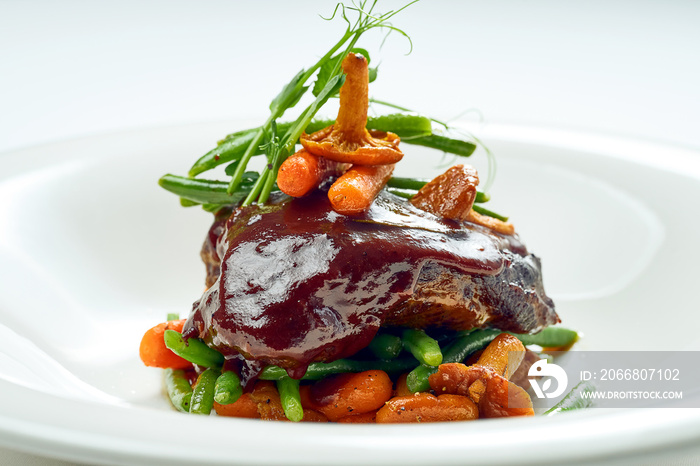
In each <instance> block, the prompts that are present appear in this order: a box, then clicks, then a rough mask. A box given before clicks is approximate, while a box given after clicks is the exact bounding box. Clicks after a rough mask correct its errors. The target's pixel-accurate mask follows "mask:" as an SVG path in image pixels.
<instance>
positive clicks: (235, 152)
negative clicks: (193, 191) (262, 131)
mask: <svg viewBox="0 0 700 466" xmlns="http://www.w3.org/2000/svg"><path fill="white" fill-rule="evenodd" d="M257 130H258V128H255V129H249V130H244V131H238V132H236V133H233V134H229V135H228V136H226V138H224V139H223V140H221V141H219V143H218V144H217V146H216V147H215V148H214V149H212V150H210V151H209V152H207V153H206V154H204V155H203V156H202V157H200V158H199V159H198V160H197V161H196V162H195V163H194V165H193V166H192V168H190V171H189V176H190V177H194V176H197V175H198V174H200V173H202V172H205V171H207V170H211V169H212V168H214V167H216V166H218V165H221V164H222V163H227V162H231V161H233V160H240V159H241V157H243V154H245V151H246V149H247V148H248V146H249V145H250V143H251V142H253V139H254V138H255V136H256V135H257ZM259 154H262V151H261V150H260V149H257V150H256V151H255V155H259Z"/></svg>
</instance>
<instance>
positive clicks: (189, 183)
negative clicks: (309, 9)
mask: <svg viewBox="0 0 700 466" xmlns="http://www.w3.org/2000/svg"><path fill="white" fill-rule="evenodd" d="M417 1H418V0H414V1H412V2H410V3H408V4H406V5H404V6H403V7H401V8H398V9H396V10H391V11H389V12H387V13H384V14H380V13H376V12H375V7H376V6H377V3H378V0H364V1H360V2H359V3H355V2H353V4H352V5H351V6H347V5H345V4H343V3H338V4H337V5H336V7H335V10H334V11H333V14H332V15H331V16H330V17H328V18H323V19H325V20H329V21H330V20H332V19H334V18H335V17H336V16H340V17H341V18H342V19H343V20H344V21H345V22H346V23H347V28H346V30H345V33H344V34H343V36H342V37H341V38H340V40H338V42H336V43H335V45H333V46H332V47H331V48H330V50H328V52H326V54H325V55H324V56H323V57H321V58H320V59H319V60H318V62H316V63H315V64H314V65H313V66H311V67H310V68H308V69H303V70H301V71H299V72H298V73H297V74H296V75H295V76H294V77H293V78H292V79H291V80H290V81H289V82H288V83H287V84H286V85H285V86H284V87H283V88H282V91H281V92H280V93H279V94H278V95H277V96H276V97H275V98H274V99H273V100H272V102H271V103H270V115H269V117H268V118H267V120H266V121H265V122H264V123H263V124H262V125H261V126H259V127H257V128H251V129H246V130H242V131H237V132H235V133H232V134H229V135H228V136H226V137H225V138H224V139H222V140H221V141H219V142H218V144H217V147H216V148H214V149H212V150H211V151H209V152H207V153H206V154H204V155H203V156H202V157H200V158H199V159H198V160H197V161H196V162H195V163H194V165H193V166H192V168H191V169H190V170H189V173H188V177H187V178H185V177H180V176H176V175H165V176H163V177H162V178H161V179H160V181H159V184H160V185H161V186H162V187H163V188H164V189H166V190H168V191H171V192H173V193H175V194H177V195H178V196H180V200H181V204H182V205H183V206H186V207H189V206H193V205H202V207H203V208H204V209H205V210H207V211H210V212H216V211H217V210H218V209H219V208H220V207H221V206H224V205H231V204H240V205H243V206H245V205H249V204H252V203H256V202H257V203H260V204H262V203H265V202H266V201H267V199H268V198H269V196H270V193H271V192H272V191H274V190H277V185H276V179H277V172H278V170H279V167H280V165H281V164H282V162H284V160H286V159H287V157H289V156H290V155H291V154H293V153H294V152H295V146H296V145H297V144H298V142H299V137H300V135H301V134H302V133H303V132H306V133H313V132H315V131H318V130H320V129H322V128H325V127H327V126H329V125H331V124H333V120H330V119H314V118H315V116H316V114H317V113H318V111H319V110H320V109H321V107H323V105H324V104H325V103H326V102H327V101H328V99H330V98H332V97H337V96H338V93H339V90H340V87H341V86H342V85H343V83H344V80H345V76H344V74H343V72H342V69H341V62H342V60H343V58H344V57H346V56H347V54H348V53H360V54H362V55H363V56H365V58H367V62H368V63H369V61H370V57H369V53H368V52H367V50H365V49H362V48H359V47H357V46H356V44H357V42H358V40H359V39H360V37H361V36H362V35H363V34H364V33H365V32H367V31H369V30H371V29H375V28H377V29H384V30H386V31H388V33H391V32H396V33H399V34H400V35H402V36H403V37H405V38H406V39H407V40H408V42H409V45H410V48H411V49H412V47H413V44H412V43H411V39H410V37H409V36H408V34H406V33H405V32H404V31H403V30H401V29H399V28H397V27H396V26H394V25H392V24H391V23H390V22H389V20H390V19H391V18H393V17H394V16H395V15H396V14H397V13H399V12H400V11H402V10H404V9H405V8H407V7H408V6H410V5H412V4H413V3H416V2H417ZM352 13H354V14H355V15H356V19H355V20H354V21H351V20H350V18H349V16H348V15H349V14H352ZM409 53H410V50H409ZM369 74H370V77H369V80H370V82H371V81H373V80H374V79H375V78H376V76H377V68H371V67H370V68H369ZM314 76H315V80H314V81H313V83H312V82H311V81H312V79H313V78H314ZM309 89H311V93H312V95H313V96H314V97H315V100H314V101H313V102H311V104H309V105H308V107H307V108H306V109H305V110H304V111H303V112H302V113H301V114H300V115H299V117H298V118H297V119H296V120H295V121H292V122H279V121H278V119H279V118H281V117H282V116H283V115H284V114H285V112H286V111H287V110H289V109H290V108H292V107H294V106H296V105H297V104H298V103H299V101H300V100H301V99H302V97H303V96H304V95H305V94H306V92H307V91H308V90H309ZM370 102H371V103H375V104H378V105H383V106H386V107H389V108H393V109H395V110H399V111H400V112H401V113H394V114H389V115H382V116H375V117H369V118H368V119H367V128H368V129H372V130H378V131H385V132H386V131H391V132H393V133H395V134H397V135H398V136H399V137H400V138H401V140H402V141H403V142H404V143H407V144H414V145H420V146H424V147H429V148H433V149H437V150H440V151H442V152H445V153H449V154H454V155H457V156H462V157H468V156H470V155H471V154H472V153H473V152H474V150H475V149H476V146H477V144H480V142H479V141H478V139H476V138H475V137H473V136H472V135H465V134H463V133H460V132H458V131H455V130H454V129H453V128H451V127H450V126H449V125H448V124H447V123H445V122H443V121H440V120H437V119H434V118H428V117H425V116H422V115H419V114H417V113H415V112H411V111H410V110H409V109H407V108H405V107H402V106H400V105H396V104H392V103H389V102H385V101H382V100H378V99H370ZM486 153H487V155H488V156H489V175H488V179H487V183H486V185H485V188H486V189H485V191H488V188H489V187H490V184H491V183H490V181H491V177H492V173H493V170H492V166H493V164H492V160H491V159H492V157H491V154H490V152H489V151H488V149H486ZM259 155H265V156H266V158H267V164H266V165H265V167H264V168H263V169H262V170H261V172H260V173H257V172H251V171H247V166H248V163H249V162H250V160H251V158H252V157H254V156H259ZM223 164H226V169H225V172H226V174H227V175H229V176H231V179H230V181H228V182H225V181H215V180H205V179H199V178H196V177H197V176H199V175H200V174H202V173H204V172H206V171H208V170H211V169H213V168H215V167H217V166H219V165H223ZM414 181H415V182H416V183H418V184H419V185H421V186H422V184H424V183H425V180H414ZM416 183H414V186H417V184H416ZM388 189H389V190H390V191H392V192H394V193H395V194H398V195H401V196H403V197H406V198H409V199H410V197H412V196H413V194H415V192H416V190H417V189H419V188H415V187H413V188H406V187H399V186H393V185H392V182H390V183H389V186H388ZM488 199H489V196H488V194H485V193H479V197H478V198H477V202H486V201H488ZM481 212H483V213H484V214H486V215H492V216H495V217H496V218H503V217H501V216H499V215H497V214H493V213H492V212H490V211H487V210H485V209H481Z"/></svg>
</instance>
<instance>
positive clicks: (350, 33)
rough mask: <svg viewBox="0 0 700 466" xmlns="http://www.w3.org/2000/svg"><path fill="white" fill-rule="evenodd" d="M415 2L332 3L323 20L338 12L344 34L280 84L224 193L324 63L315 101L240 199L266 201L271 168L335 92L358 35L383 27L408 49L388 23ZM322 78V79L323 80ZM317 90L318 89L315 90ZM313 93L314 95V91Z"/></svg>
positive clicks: (272, 179) (272, 177)
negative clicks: (384, 6) (381, 7)
mask: <svg viewBox="0 0 700 466" xmlns="http://www.w3.org/2000/svg"><path fill="white" fill-rule="evenodd" d="M416 1H418V0H414V1H412V2H410V3H408V4H407V5H404V6H403V7H401V8H399V9H396V10H391V11H388V12H387V13H383V14H378V13H375V12H374V9H375V7H376V5H377V2H378V0H373V1H369V0H363V1H360V2H359V3H354V2H353V4H352V6H346V5H345V4H343V3H338V4H337V5H336V7H335V10H334V11H333V14H332V15H331V16H330V18H325V19H328V20H332V19H333V18H335V17H336V15H338V14H340V15H341V16H342V18H343V20H344V21H345V22H346V23H347V25H348V26H347V28H346V31H345V34H343V36H342V37H341V38H340V40H339V41H338V42H336V44H335V45H333V46H332V47H331V48H330V50H329V51H328V52H327V53H326V54H325V55H324V56H323V57H321V59H319V60H318V62H316V63H315V64H314V65H313V66H312V67H310V68H309V69H308V70H301V71H299V72H298V73H297V74H296V75H295V76H294V77H293V78H292V80H291V81H289V83H287V84H286V85H285V86H284V88H283V89H282V91H281V92H280V93H279V94H278V95H277V97H275V98H274V99H273V100H272V102H271V103H270V116H269V117H268V118H267V120H266V121H265V123H263V125H262V126H260V127H259V128H258V129H257V130H256V131H255V133H254V135H253V136H252V139H251V141H250V143H249V144H248V146H247V148H246V150H245V152H244V153H243V155H242V156H241V158H240V160H239V161H238V163H237V166H236V170H235V171H234V173H233V175H232V177H231V181H230V183H229V186H228V188H227V192H228V193H229V194H232V193H234V192H236V191H237V190H238V188H239V186H240V184H241V181H242V179H243V174H244V173H245V171H246V167H247V166H248V162H249V161H250V159H251V157H253V155H255V152H256V151H257V150H259V147H260V145H261V143H262V141H263V138H264V136H265V134H268V133H270V130H271V127H272V125H273V123H275V122H276V121H277V119H278V118H280V117H281V116H282V115H284V113H285V112H286V111H287V110H288V109H290V108H292V107H294V106H295V105H296V104H297V103H298V102H299V100H300V99H301V98H302V96H303V95H304V94H305V93H306V91H307V90H308V88H309V85H308V84H307V83H308V81H309V80H310V79H311V78H312V77H313V75H314V74H315V73H316V72H317V71H318V70H319V69H321V68H322V67H324V65H325V66H326V71H325V72H324V73H323V74H322V73H320V72H319V76H318V79H319V80H321V81H320V82H317V83H316V85H315V86H314V94H315V95H316V100H315V101H314V102H312V103H311V104H310V105H309V106H308V107H307V108H306V110H305V111H304V112H303V113H302V114H301V115H300V117H299V118H298V119H297V121H296V122H295V124H294V125H292V127H291V128H290V129H289V130H288V131H287V133H286V134H285V135H284V136H283V137H282V138H281V141H280V145H279V146H275V150H274V154H272V155H271V154H268V164H267V166H266V167H265V168H264V169H263V172H262V173H261V174H260V178H259V179H258V182H257V183H256V185H255V187H254V189H253V190H252V191H251V194H250V195H249V196H248V197H247V198H246V199H245V201H244V202H243V205H248V204H251V203H252V202H254V201H255V200H256V199H257V202H260V203H263V202H265V201H266V200H267V197H268V196H269V193H270V190H271V189H272V186H273V185H274V182H275V179H276V177H277V172H276V170H275V168H279V165H280V164H281V163H282V161H284V159H285V158H286V157H288V156H289V155H290V154H291V153H292V152H293V149H294V144H296V141H297V140H298V139H299V136H300V135H301V133H302V132H303V131H304V129H305V128H306V125H308V123H309V122H310V121H311V119H312V118H313V117H314V115H316V113H317V112H318V110H319V109H320V108H321V106H323V104H324V103H325V102H326V101H327V100H328V98H329V97H330V96H331V95H333V93H337V92H338V91H339V89H340V85H342V79H343V78H342V70H341V67H340V65H341V62H342V59H343V58H344V57H345V56H346V55H347V54H348V53H350V52H351V51H352V50H353V49H354V48H355V45H356V44H357V41H358V40H359V39H360V37H361V36H362V34H364V33H365V32H367V31H369V30H371V29H375V28H378V29H386V30H388V32H397V33H399V34H401V35H402V36H404V37H406V38H407V39H408V41H409V44H410V45H411V48H412V47H413V45H412V43H411V39H410V37H409V36H408V34H406V33H405V32H404V31H402V30H401V29H399V28H397V27H395V26H393V25H392V24H391V23H389V19H391V18H392V17H393V16H395V15H396V14H397V13H399V12H400V11H402V10H404V9H405V8H407V7H408V6H410V5H412V4H413V3H415V2H416ZM348 11H352V12H355V13H356V14H357V19H356V20H355V21H354V22H353V21H351V20H350V18H348ZM341 49H344V51H343V53H337V52H338V51H339V50H341ZM327 70H330V71H327ZM324 80H325V82H323V81H324ZM319 89H321V90H320V91H319ZM317 92H318V94H316V93H317Z"/></svg>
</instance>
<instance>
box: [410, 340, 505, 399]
mask: <svg viewBox="0 0 700 466" xmlns="http://www.w3.org/2000/svg"><path fill="white" fill-rule="evenodd" d="M500 333H502V332H501V331H500V330H492V329H486V330H474V331H471V332H468V333H466V332H465V333H463V334H462V335H461V336H460V337H458V338H457V339H456V340H455V341H453V342H452V343H451V344H450V345H448V346H447V347H446V348H445V351H444V353H443V361H444V362H445V363H450V362H462V361H464V360H465V359H466V358H467V356H469V355H470V354H472V353H475V352H477V351H479V350H480V349H481V348H483V347H485V346H486V345H488V344H489V343H490V342H491V341H492V340H493V339H494V338H496V336H498V334H500ZM435 372H437V367H434V366H432V367H431V366H429V365H425V364H421V365H420V366H418V367H416V368H415V369H413V370H412V371H411V372H409V374H408V378H407V379H406V385H407V386H408V389H409V390H411V391H412V392H414V393H415V392H424V391H426V390H428V389H429V388H430V383H429V382H428V377H430V376H431V375H432V374H434V373H435Z"/></svg>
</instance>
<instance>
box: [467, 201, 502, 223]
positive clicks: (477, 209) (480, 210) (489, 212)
mask: <svg viewBox="0 0 700 466" xmlns="http://www.w3.org/2000/svg"><path fill="white" fill-rule="evenodd" d="M472 209H474V211H475V212H477V213H480V214H481V215H486V216H487V217H493V218H497V219H498V220H501V221H502V222H507V221H508V217H504V216H503V215H501V214H497V213H496V212H494V211H492V210H489V209H484V208H483V207H481V206H478V205H476V204H475V205H473V206H472Z"/></svg>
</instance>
